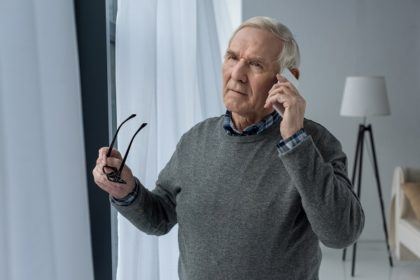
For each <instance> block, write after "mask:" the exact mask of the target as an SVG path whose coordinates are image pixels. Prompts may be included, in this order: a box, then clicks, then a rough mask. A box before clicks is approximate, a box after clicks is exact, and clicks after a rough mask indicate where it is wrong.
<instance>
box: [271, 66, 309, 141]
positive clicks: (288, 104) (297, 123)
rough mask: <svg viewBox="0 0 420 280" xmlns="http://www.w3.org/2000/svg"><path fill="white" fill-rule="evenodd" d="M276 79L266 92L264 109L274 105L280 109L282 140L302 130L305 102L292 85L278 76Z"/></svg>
mask: <svg viewBox="0 0 420 280" xmlns="http://www.w3.org/2000/svg"><path fill="white" fill-rule="evenodd" d="M276 77H277V80H278V82H277V83H275V84H274V85H273V87H272V88H271V90H270V91H269V92H268V97H267V100H266V101H265V105H264V108H273V105H275V104H277V106H278V107H280V109H281V111H282V115H283V120H282V121H281V123H280V134H281V136H282V137H283V139H287V138H289V137H290V136H292V135H293V134H295V133H296V132H297V131H298V130H299V129H301V128H303V119H304V116H305V108H306V101H305V99H304V98H303V97H302V96H301V95H300V94H299V92H298V90H297V89H296V88H295V87H294V86H293V84H292V83H290V82H289V81H287V80H286V79H285V78H283V77H282V76H280V75H279V74H277V75H276ZM279 105H280V106H279Z"/></svg>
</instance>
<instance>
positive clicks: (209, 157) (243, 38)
mask: <svg viewBox="0 0 420 280" xmlns="http://www.w3.org/2000/svg"><path fill="white" fill-rule="evenodd" d="M298 63H299V50H298V46H297V44H296V42H295V40H294V38H293V36H292V34H291V33H290V31H289V29H288V28H287V27H286V26H284V25H282V24H280V23H277V22H275V21H274V20H272V19H269V18H265V17H256V18H252V19H250V20H248V21H246V22H244V23H243V24H242V25H241V26H239V28H238V29H237V30H236V31H235V32H234V34H233V36H232V38H231V40H230V42H229V46H228V49H227V51H226V55H225V59H224V62H223V70H222V72H223V100H224V104H225V106H226V109H227V111H226V114H224V115H223V116H220V117H215V118H210V119H207V120H205V121H203V122H201V123H199V124H197V125H195V126H194V127H193V128H192V129H190V130H189V131H188V132H187V133H185V134H184V135H183V136H182V138H181V140H180V141H179V143H178V145H177V148H176V151H175V152H174V154H173V156H172V158H171V159H170V161H169V162H168V163H167V165H166V166H165V168H164V169H163V170H162V171H161V172H160V174H159V178H158V180H157V183H156V187H155V189H154V190H153V191H149V190H148V189H146V188H145V187H144V186H143V185H142V184H141V183H140V182H139V180H138V179H137V178H135V177H133V175H132V173H131V171H130V169H129V168H128V167H125V168H124V170H123V173H122V177H123V179H124V180H125V181H127V184H125V185H124V184H118V183H113V182H110V181H108V180H107V179H106V177H105V175H104V173H103V172H102V168H103V166H104V165H108V166H113V167H118V166H119V165H120V163H121V155H120V154H119V153H118V151H116V150H114V151H112V154H111V157H108V158H106V157H105V153H106V152H107V148H105V147H104V148H102V149H101V150H100V155H99V158H98V161H97V166H96V167H95V169H94V171H93V174H94V177H95V181H96V183H97V184H98V185H99V186H100V187H101V188H102V189H104V190H105V191H107V192H108V193H109V194H110V200H111V203H112V205H113V206H114V207H115V208H116V209H118V211H119V212H120V213H121V214H122V215H124V216H125V217H126V218H127V219H129V220H130V221H131V222H132V223H133V224H134V225H135V226H136V227H138V228H139V229H140V230H141V231H143V232H145V233H147V234H154V235H162V234H166V233H167V232H169V231H170V230H171V228H172V227H173V226H174V225H175V224H176V223H178V225H179V232H178V234H179V251H180V257H179V267H178V269H179V277H180V279H192V280H197V279H212V280H215V279H238V280H240V279H241V280H242V279H256V280H257V279H258V280H261V279H264V280H266V279H299V280H304V279H308V280H309V279H310V280H313V279H318V272H319V266H320V262H321V250H320V247H319V241H321V242H322V243H323V244H325V245H326V246H329V247H332V248H344V247H347V246H349V245H350V244H352V243H353V242H354V241H355V240H356V239H357V238H358V236H359V235H360V233H361V231H362V229H363V226H364V213H363V210H362V207H361V205H360V202H359V200H358V199H357V197H356V196H355V194H354V193H353V192H352V185H351V183H350V181H349V179H348V176H347V158H346V155H345V154H344V153H343V151H342V149H341V144H340V142H339V141H338V140H337V139H336V138H335V137H334V136H333V135H332V134H331V133H330V132H329V131H328V130H327V129H326V128H324V127H323V126H321V125H320V124H318V123H315V122H313V121H311V120H308V119H305V118H304V113H305V106H306V104H305V100H304V99H303V97H302V96H301V95H300V94H299V92H298V90H297V89H296V88H295V87H294V86H293V85H292V84H291V83H290V82H289V81H288V80H286V79H285V78H284V77H282V76H280V75H279V74H278V73H279V72H280V71H281V70H282V69H284V68H288V69H290V70H291V72H292V73H293V74H294V75H295V76H296V77H298V76H299V71H298ZM274 105H276V107H277V108H279V109H280V111H281V113H282V116H280V115H279V114H278V113H277V111H276V110H274Z"/></svg>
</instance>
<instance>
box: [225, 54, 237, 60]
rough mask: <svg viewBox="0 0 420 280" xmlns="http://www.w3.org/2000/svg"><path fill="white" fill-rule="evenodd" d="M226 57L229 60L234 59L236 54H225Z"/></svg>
mask: <svg viewBox="0 0 420 280" xmlns="http://www.w3.org/2000/svg"><path fill="white" fill-rule="evenodd" d="M226 58H227V59H229V60H236V56H234V55H227V56H226Z"/></svg>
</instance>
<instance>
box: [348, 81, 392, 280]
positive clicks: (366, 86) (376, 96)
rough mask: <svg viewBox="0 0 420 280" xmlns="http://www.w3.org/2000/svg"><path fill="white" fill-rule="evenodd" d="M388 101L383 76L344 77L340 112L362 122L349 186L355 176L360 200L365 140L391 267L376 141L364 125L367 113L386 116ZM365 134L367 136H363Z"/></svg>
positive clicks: (354, 245) (355, 246) (353, 271)
mask: <svg viewBox="0 0 420 280" xmlns="http://www.w3.org/2000/svg"><path fill="white" fill-rule="evenodd" d="M389 114H390V109H389V103H388V97H387V93H386V87H385V79H384V78H383V77H347V79H346V84H345V87H344V95H343V101H342V104H341V111H340V115H342V116H351V117H363V124H360V125H359V132H358V134H357V143H356V152H355V156H354V164H353V174H352V185H353V187H356V184H355V183H356V182H355V179H356V175H357V196H358V197H359V199H360V194H361V192H360V191H361V185H362V170H363V148H364V143H365V139H367V140H368V144H370V145H366V146H367V147H369V146H370V150H371V151H372V157H373V159H372V161H373V162H372V165H373V170H374V173H375V174H374V175H375V179H376V184H377V188H378V197H379V202H380V206H381V214H382V225H383V230H384V233H385V242H386V248H387V252H388V259H389V264H390V266H391V267H392V266H393V263H392V256H391V251H390V248H389V243H388V230H387V224H386V218H385V210H384V201H383V199H382V189H381V182H380V176H379V169H378V162H377V159H376V151H375V142H374V140H373V131H372V125H370V124H368V125H366V118H367V117H368V116H384V115H389ZM366 134H367V135H368V136H369V138H367V137H366V138H365V136H366ZM356 251H357V241H356V242H355V243H354V244H353V258H352V269H351V276H353V277H354V273H355V266H356ZM345 260H346V249H344V250H343V261H345Z"/></svg>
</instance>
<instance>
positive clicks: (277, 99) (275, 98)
mask: <svg viewBox="0 0 420 280" xmlns="http://www.w3.org/2000/svg"><path fill="white" fill-rule="evenodd" d="M286 100H287V99H286V98H285V96H284V95H282V94H275V95H272V96H269V97H268V98H267V100H266V101H265V105H264V108H268V107H271V106H272V105H273V104H275V103H280V104H283V103H284V102H285V101H286Z"/></svg>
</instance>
